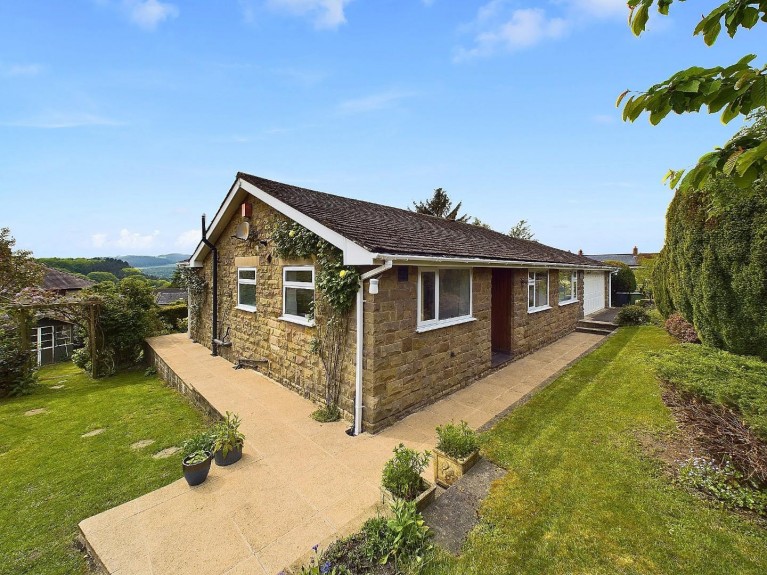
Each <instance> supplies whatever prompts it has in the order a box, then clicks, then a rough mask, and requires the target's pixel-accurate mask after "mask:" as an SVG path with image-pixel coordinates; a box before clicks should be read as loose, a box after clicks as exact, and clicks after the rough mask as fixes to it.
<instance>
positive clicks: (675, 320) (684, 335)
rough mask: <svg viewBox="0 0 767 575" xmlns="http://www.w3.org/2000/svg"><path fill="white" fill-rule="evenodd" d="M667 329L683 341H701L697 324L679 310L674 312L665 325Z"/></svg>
mask: <svg viewBox="0 0 767 575" xmlns="http://www.w3.org/2000/svg"><path fill="white" fill-rule="evenodd" d="M663 327H665V328H666V331H667V332H669V333H670V334H671V335H672V336H673V337H674V338H676V339H677V340H678V341H681V342H682V343H700V339H698V334H697V332H696V331H695V326H694V325H692V324H691V323H690V322H689V321H687V320H686V319H684V318H683V317H682V314H680V313H679V312H674V313H672V314H671V315H670V316H668V319H667V320H666V323H665V324H664V325H663Z"/></svg>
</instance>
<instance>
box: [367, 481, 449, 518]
mask: <svg viewBox="0 0 767 575" xmlns="http://www.w3.org/2000/svg"><path fill="white" fill-rule="evenodd" d="M421 486H422V488H423V491H421V493H420V494H419V495H418V497H416V498H415V508H416V509H417V510H418V511H423V510H424V509H426V508H427V507H428V506H429V505H430V504H431V502H432V501H434V497H435V496H436V493H437V486H436V485H434V484H433V483H430V482H428V481H426V480H425V479H424V478H421ZM394 499H395V497H394V495H392V493H391V491H389V490H388V489H386V488H385V487H381V503H383V504H384V505H386V507H390V506H391V505H392V504H393V503H394Z"/></svg>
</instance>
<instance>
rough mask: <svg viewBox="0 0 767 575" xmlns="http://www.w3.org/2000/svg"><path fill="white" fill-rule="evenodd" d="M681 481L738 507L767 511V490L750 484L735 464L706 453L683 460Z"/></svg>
mask: <svg viewBox="0 0 767 575" xmlns="http://www.w3.org/2000/svg"><path fill="white" fill-rule="evenodd" d="M679 482H680V483H681V484H682V485H686V486H688V487H694V488H695V489H698V490H700V491H702V492H703V493H706V494H707V495H710V496H712V497H714V498H715V499H717V500H719V501H721V502H722V503H723V504H724V505H725V506H727V507H730V508H735V509H748V510H749V511H754V512H756V513H759V514H762V515H767V493H765V492H763V491H760V490H758V489H755V488H754V487H752V486H750V485H748V484H747V483H746V482H745V481H744V478H743V474H742V473H740V472H739V471H738V470H737V469H735V467H733V465H732V464H731V463H730V462H729V461H726V462H724V464H723V465H717V464H716V462H714V461H712V460H710V459H705V458H703V457H693V458H690V459H688V460H687V461H684V462H682V465H681V466H680V468H679Z"/></svg>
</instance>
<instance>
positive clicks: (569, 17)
mask: <svg viewBox="0 0 767 575" xmlns="http://www.w3.org/2000/svg"><path fill="white" fill-rule="evenodd" d="M528 1H529V2H530V3H532V2H531V1H530V0H528ZM518 4H519V2H515V1H513V0H490V1H489V2H487V3H486V4H484V5H482V6H481V7H480V8H479V9H478V10H477V15H476V17H475V18H474V20H473V21H472V22H471V23H469V24H467V25H465V26H462V27H461V31H462V32H464V33H466V32H468V33H471V34H473V36H474V38H473V44H472V46H470V47H464V46H461V47H458V48H457V49H456V50H455V57H454V60H455V61H457V62H460V61H463V60H469V59H472V58H477V57H484V56H491V55H493V54H496V53H498V52H504V51H505V52H514V51H518V50H523V49H526V48H530V47H532V46H535V45H537V44H540V43H542V42H544V41H546V40H556V39H559V38H561V37H562V36H564V35H565V34H566V33H568V32H569V31H570V30H572V29H574V28H578V27H581V26H585V25H588V24H589V23H590V22H592V21H594V20H603V19H616V16H620V17H621V18H623V17H626V16H627V15H628V9H627V8H626V2H625V0H552V1H550V2H547V3H546V8H539V7H535V8H525V7H522V8H520V7H518ZM538 4H540V3H538ZM617 20H618V19H616V21H617ZM620 25H622V26H625V24H624V23H622V22H621V23H620Z"/></svg>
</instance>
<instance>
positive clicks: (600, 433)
mask: <svg viewBox="0 0 767 575" xmlns="http://www.w3.org/2000/svg"><path fill="white" fill-rule="evenodd" d="M670 346H672V342H671V340H670V338H669V337H668V336H667V335H666V334H665V332H663V331H662V330H661V329H659V328H656V327H638V328H622V329H621V330H620V331H619V332H618V333H617V334H616V335H615V336H613V337H612V338H610V340H608V342H606V343H605V345H604V346H602V347H601V348H599V349H598V350H597V351H595V352H594V353H592V354H591V355H589V356H587V357H586V358H584V359H583V360H581V361H580V362H578V363H577V364H576V365H575V366H573V367H572V368H571V369H569V370H568V371H566V372H565V373H564V374H563V375H562V376H561V377H560V378H559V379H557V380H556V381H555V382H554V383H552V384H551V385H550V386H549V387H548V388H546V389H545V390H543V391H542V392H540V393H539V394H538V395H536V396H535V397H534V398H533V399H532V400H531V401H530V402H529V403H527V404H526V405H524V406H522V407H521V408H520V409H518V410H516V411H515V412H513V413H512V414H510V415H509V416H508V417H507V418H505V419H504V420H503V421H501V422H500V423H499V424H498V425H497V426H496V427H494V428H493V429H492V430H491V431H489V432H488V433H487V434H485V435H484V436H483V438H482V441H483V453H484V454H485V455H486V456H488V457H489V458H490V459H492V460H493V461H495V462H496V463H498V464H499V465H502V466H503V467H505V468H506V469H508V471H509V472H508V475H507V476H506V477H505V478H504V479H502V480H501V481H499V482H498V483H496V484H495V485H494V487H493V489H492V490H491V493H490V495H489V496H488V498H487V499H486V500H485V502H484V504H483V506H482V508H481V519H480V523H479V524H478V526H477V527H476V528H475V529H474V531H473V532H472V533H471V535H470V536H469V539H468V541H467V543H466V545H465V548H464V553H463V554H462V555H461V556H460V558H458V559H456V558H452V557H447V556H441V557H440V558H439V559H438V560H436V561H435V562H434V563H432V564H431V565H430V566H429V567H428V568H427V570H426V571H427V572H428V573H431V574H437V573H439V574H456V575H457V574H463V573H477V574H479V573H481V574H483V575H484V574H494V573H509V574H512V573H513V574H539V573H589V574H599V573H605V574H607V573H610V574H613V573H625V574H634V573H636V574H639V573H642V574H655V573H668V574H672V573H673V574H690V575H692V574H694V575H702V574H709V573H710V574H721V573H738V574H739V575H741V574H743V575H745V574H751V573H753V574H763V573H767V529H765V528H764V526H763V525H760V524H758V523H756V522H755V521H753V520H751V519H748V518H744V517H741V516H739V515H737V514H734V513H732V512H728V511H725V510H722V509H720V508H717V507H715V506H714V505H713V504H711V503H709V502H707V501H706V500H703V499H701V498H699V497H697V496H695V495H693V494H692V493H690V492H688V491H686V490H684V489H682V488H681V487H679V486H676V485H674V484H673V483H672V482H671V481H670V480H669V478H668V476H667V475H665V473H664V469H663V466H662V464H661V463H660V462H658V461H656V460H654V459H652V458H650V457H648V456H647V455H645V453H644V452H643V450H642V447H641V446H640V443H639V441H638V439H637V438H638V437H647V436H650V437H653V438H655V440H657V441H663V438H664V437H669V436H670V435H671V434H673V433H674V431H675V424H674V421H673V419H672V416H671V414H670V412H669V411H668V409H667V408H666V407H665V406H664V404H663V402H662V400H661V397H660V388H659V384H658V380H657V379H656V378H655V376H654V374H653V372H652V366H651V365H650V364H649V362H648V358H647V355H648V352H651V351H656V350H661V349H666V348H669V347H670Z"/></svg>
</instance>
